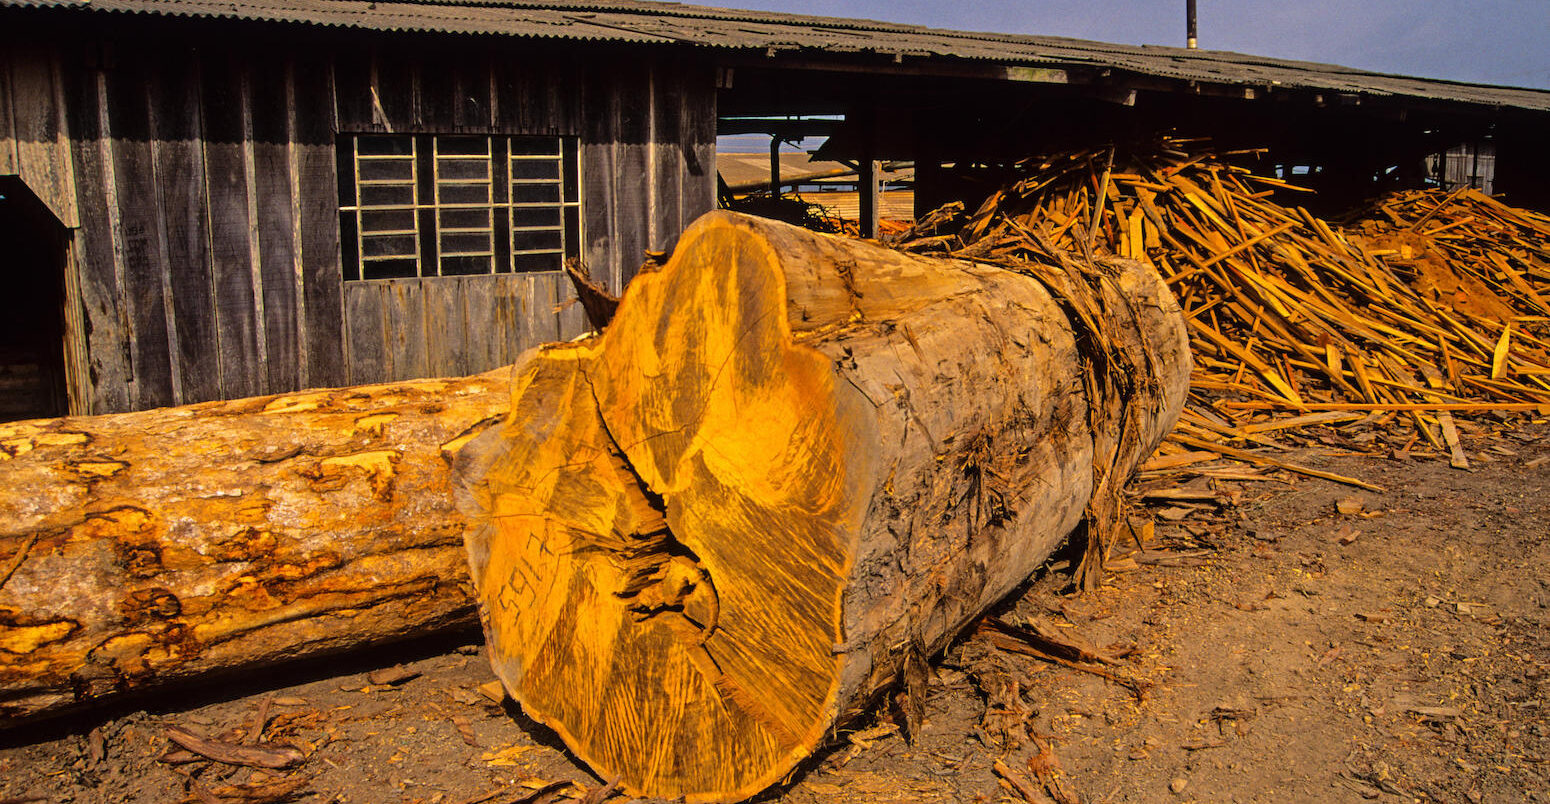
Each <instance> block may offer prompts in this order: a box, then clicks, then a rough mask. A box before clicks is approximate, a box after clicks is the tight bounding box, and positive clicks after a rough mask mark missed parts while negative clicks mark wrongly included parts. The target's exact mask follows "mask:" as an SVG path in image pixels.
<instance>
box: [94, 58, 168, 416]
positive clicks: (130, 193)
mask: <svg viewBox="0 0 1550 804" xmlns="http://www.w3.org/2000/svg"><path fill="white" fill-rule="evenodd" d="M126 55H127V54H126ZM144 64H145V61H144V60H141V59H134V60H131V59H129V58H126V59H125V63H124V64H122V66H121V68H120V69H119V70H116V71H113V72H111V73H109V74H108V82H109V83H108V110H109V126H110V128H111V130H112V132H113V149H112V150H113V166H114V179H115V183H116V196H117V198H118V199H120V203H119V204H118V205H117V209H118V217H119V227H120V232H121V247H122V252H123V257H122V260H123V263H122V265H123V291H124V296H123V298H124V302H125V304H126V305H127V306H128V308H129V310H128V318H129V322H130V327H129V331H130V333H131V342H130V361H131V362H130V365H131V376H130V380H131V388H132V391H131V394H132V396H131V398H130V405H131V407H133V408H135V409H144V408H155V407H162V406H164V405H171V404H173V401H174V399H175V394H174V382H173V368H172V343H173V339H172V337H171V336H170V329H171V325H170V322H169V318H170V315H169V311H168V305H167V296H166V291H165V289H164V287H163V282H162V280H163V278H164V276H165V268H166V265H167V259H166V253H165V248H164V245H163V240H162V226H163V223H162V205H161V204H159V203H154V202H151V203H147V200H149V199H155V198H156V197H157V181H156V170H155V160H154V157H153V155H152V151H153V148H152V143H151V138H152V132H151V112H150V97H149V95H148V92H149V90H148V89H147V87H149V86H150V83H151V76H150V75H148V74H147V73H146V71H145V69H144Z"/></svg>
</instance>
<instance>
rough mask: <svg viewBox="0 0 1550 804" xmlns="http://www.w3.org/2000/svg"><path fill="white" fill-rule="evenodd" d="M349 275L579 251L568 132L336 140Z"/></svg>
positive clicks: (469, 270) (435, 272) (431, 270)
mask: <svg viewBox="0 0 1550 804" xmlns="http://www.w3.org/2000/svg"><path fill="white" fill-rule="evenodd" d="M339 148H340V154H339V204H340V206H339V226H340V235H341V236H340V244H341V250H342V252H343V263H344V278H345V279H346V280H371V279H401V278H414V277H433V276H463V275H469V274H493V273H511V272H527V271H557V270H560V269H561V268H562V267H563V266H564V263H565V259H566V258H567V257H577V256H580V254H581V177H580V175H579V173H580V164H579V159H578V158H577V143H576V139H575V138H574V137H550V136H519V137H504V136H501V137H486V136H468V135H462V134H458V135H449V134H412V135H411V134H353V135H345V136H342V137H340V140H339Z"/></svg>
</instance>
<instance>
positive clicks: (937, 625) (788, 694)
mask: <svg viewBox="0 0 1550 804" xmlns="http://www.w3.org/2000/svg"><path fill="white" fill-rule="evenodd" d="M1114 270H1115V271H1117V272H1118V273H1116V276H1118V277H1120V279H1122V280H1124V277H1125V276H1129V275H1130V274H1134V276H1135V277H1139V280H1138V281H1130V280H1124V281H1119V282H1110V283H1109V284H1110V285H1112V286H1113V289H1114V292H1116V293H1117V292H1120V291H1119V290H1118V289H1119V288H1120V287H1121V286H1122V285H1125V284H1126V282H1129V284H1131V285H1134V286H1135V287H1134V288H1131V289H1129V290H1127V292H1130V291H1131V290H1133V291H1135V293H1136V294H1137V295H1136V298H1135V299H1130V300H1128V301H1127V303H1126V304H1125V305H1123V307H1125V309H1127V310H1131V311H1132V312H1131V313H1127V316H1128V317H1126V318H1125V319H1124V320H1122V321H1118V322H1117V323H1115V324H1114V325H1115V326H1121V327H1129V328H1132V329H1139V330H1146V332H1144V333H1143V335H1144V337H1140V338H1136V339H1132V340H1135V341H1137V342H1142V343H1161V344H1163V345H1164V347H1165V348H1164V349H1163V350H1162V351H1163V352H1166V354H1165V355H1164V356H1163V357H1162V358H1161V359H1159V360H1156V361H1146V362H1145V365H1147V366H1154V365H1155V366H1156V367H1159V368H1160V370H1159V373H1158V377H1156V378H1155V379H1157V380H1159V381H1158V382H1153V383H1151V384H1150V386H1151V387H1155V388H1157V389H1159V391H1158V393H1156V394H1154V395H1152V396H1147V397H1144V398H1141V399H1140V400H1139V401H1138V402H1137V403H1136V404H1143V405H1146V406H1147V408H1148V409H1147V415H1146V416H1145V417H1143V420H1144V421H1147V422H1149V425H1148V427H1147V428H1146V432H1145V433H1144V434H1143V435H1144V437H1145V440H1148V441H1149V443H1154V442H1155V441H1156V440H1157V439H1159V438H1161V436H1162V434H1163V433H1164V432H1166V430H1167V429H1168V428H1169V427H1170V426H1171V424H1172V421H1173V419H1174V418H1176V417H1177V414H1178V409H1179V406H1180V405H1182V402H1183V397H1184V389H1185V383H1186V382H1187V371H1188V353H1187V347H1186V346H1185V345H1184V340H1183V323H1182V320H1181V319H1180V318H1179V315H1178V308H1177V305H1176V303H1175V302H1174V301H1173V299H1172V297H1171V296H1170V295H1169V294H1168V293H1167V290H1166V288H1165V287H1164V286H1163V285H1162V283H1161V281H1160V280H1159V279H1157V278H1156V275H1155V273H1151V272H1150V270H1149V269H1144V268H1143V267H1141V266H1139V264H1136V263H1126V264H1125V265H1123V266H1121V267H1119V268H1116V269H1114ZM1125 272H1129V274H1126V273H1125ZM1135 310H1140V312H1134V311H1135ZM1121 340H1124V339H1121ZM1181 356H1182V357H1181ZM1082 370H1083V369H1082V366H1081V358H1080V356H1079V348H1078V344H1077V341H1076V337H1075V336H1074V335H1073V330H1072V326H1071V324H1070V322H1069V321H1068V319H1067V316H1066V314H1065V313H1064V312H1063V311H1062V307H1061V305H1060V304H1058V303H1057V301H1056V300H1055V299H1054V298H1052V296H1051V294H1050V292H1049V290H1048V288H1047V287H1046V285H1045V283H1043V282H1041V281H1040V280H1038V279H1036V278H1033V277H1031V276H1028V275H1025V274H1020V273H1018V272H1015V271H1011V270H1007V269H1005V268H1001V267H997V266H990V265H980V264H975V263H969V262H963V261H954V260H941V259H933V258H923V257H917V256H910V255H905V254H900V253H898V252H894V251H890V250H888V249H885V248H882V247H880V246H877V245H875V244H869V243H865V242H862V241H856V240H847V239H842V238H834V237H828V236H823V235H817V234H813V233H810V232H806V231H804V230H800V229H796V228H794V227H790V226H786V225H784V224H780V223H776V222H772V221H768V220H764V219H759V218H752V217H748V216H742V215H737V214H734V213H726V212H714V213H710V214H707V215H705V216H703V217H702V218H700V219H699V220H698V221H696V222H695V223H694V224H693V225H692V226H691V227H690V228H689V229H688V230H687V231H686V232H684V234H683V235H682V237H681V238H680V240H679V243H678V246H677V248H676V249H675V250H674V253H673V255H672V257H671V259H669V260H668V262H667V263H666V265H665V266H664V267H663V268H662V269H661V270H659V271H651V272H646V273H643V274H641V275H640V276H639V277H637V278H636V279H635V281H634V282H632V283H631V285H630V287H629V288H628V290H627V292H626V294H625V296H624V298H623V299H622V300H621V303H620V305H619V308H618V311H617V313H616V315H615V317H614V319H613V321H612V323H611V324H610V325H609V327H608V329H607V331H606V332H604V333H603V334H601V335H599V336H597V337H594V338H591V339H588V340H584V341H580V342H576V343H570V344H558V345H552V346H547V347H542V348H540V349H537V350H534V351H532V352H529V353H528V354H527V355H526V356H525V357H524V359H523V360H522V361H521V362H520V363H519V364H518V365H517V367H516V369H515V372H514V375H513V376H514V379H513V389H512V411H511V414H510V417H509V418H508V419H507V420H506V421H505V422H504V423H503V424H502V425H501V426H500V427H497V428H492V429H491V430H489V431H487V432H486V433H485V434H484V435H482V436H480V437H479V438H477V439H475V440H474V441H473V442H471V443H470V444H469V445H468V446H467V447H466V448H464V450H463V451H462V452H461V454H460V455H459V458H458V461H459V464H458V475H459V478H460V483H461V485H462V492H463V505H464V507H465V509H466V510H467V511H468V512H469V513H470V515H471V517H472V519H473V520H474V521H473V523H472V525H471V527H470V528H469V529H468V531H467V533H466V538H467V546H468V551H469V558H470V563H471V567H472V571H473V578H474V582H475V586H476V587H477V589H478V595H479V600H480V604H481V609H482V612H483V615H484V620H485V627H486V631H487V633H488V636H489V641H490V649H491V658H492V663H493V665H494V667H495V670H496V673H497V674H498V675H499V676H500V678H501V680H502V682H503V683H504V684H505V686H506V688H507V689H508V690H509V691H510V692H511V693H512V695H513V697H515V698H516V699H517V700H518V701H519V702H520V703H521V704H522V706H523V708H524V709H525V710H526V711H527V712H528V713H529V714H530V715H531V716H532V717H534V718H535V719H536V720H538V721H540V722H542V723H545V724H547V725H548V726H550V727H552V728H553V729H554V730H555V731H556V732H558V733H559V735H560V736H561V738H562V739H563V740H564V741H565V742H566V744H567V745H569V746H570V747H571V748H572V750H574V751H575V752H576V753H577V755H579V756H580V757H581V758H582V759H583V760H584V761H586V762H587V763H588V764H590V765H591V766H592V767H593V769H594V770H596V771H597V772H598V773H599V774H600V775H601V776H603V777H604V778H607V779H614V778H619V779H620V780H621V783H622V785H623V786H624V788H625V789H626V790H628V791H629V792H631V793H633V794H636V795H647V796H656V797H667V798H673V797H680V796H683V797H686V798H687V799H688V800H690V801H726V800H738V799H742V798H747V797H749V796H752V795H753V794H755V793H757V792H758V791H760V790H762V789H764V788H765V787H768V786H769V785H771V784H773V783H775V782H776V781H778V780H779V779H780V778H781V777H782V776H784V775H785V774H787V773H789V772H790V771H791V769H792V768H793V767H795V766H796V764H797V763H798V762H800V761H801V760H802V759H803V758H804V757H806V756H807V755H809V754H810V753H811V752H812V751H814V750H815V749H816V748H817V747H818V746H819V745H820V744H821V743H822V742H823V740H824V737H825V734H826V733H827V732H828V731H829V730H830V729H832V728H833V727H834V726H836V725H837V724H838V723H839V722H840V721H842V720H843V719H845V718H846V717H847V716H849V715H850V714H852V713H853V712H854V711H856V709H857V708H858V707H862V706H865V703H866V701H868V700H870V699H871V697H872V696H873V695H874V694H875V693H876V692H877V691H879V690H881V689H883V688H884V687H885V686H886V685H887V684H888V683H889V682H890V681H891V680H892V679H893V678H894V676H895V674H896V673H897V672H898V669H899V668H900V667H901V666H902V665H903V664H904V663H905V662H907V661H910V660H911V659H915V660H918V659H919V658H920V657H921V656H924V655H929V654H930V653H931V652H933V651H935V650H937V649H940V648H941V647H942V646H943V645H944V644H945V643H946V641H947V640H948V639H950V638H951V637H952V636H953V635H954V634H955V633H957V632H958V630H960V629H961V628H962V627H963V625H965V624H966V623H967V622H969V621H970V620H971V619H972V618H973V617H975V616H977V615H978V614H979V613H980V612H981V611H983V610H984V609H985V608H986V607H987V606H989V605H990V604H991V603H994V602H995V601H996V600H998V599H999V598H1001V597H1002V596H1004V595H1005V594H1006V593H1007V592H1008V591H1010V590H1011V589H1012V588H1013V587H1015V586H1016V584H1018V583H1019V582H1021V581H1022V580H1023V579H1024V578H1026V577H1027V575H1028V574H1029V573H1030V572H1031V571H1032V570H1033V569H1034V568H1036V567H1037V566H1038V564H1039V562H1041V561H1042V560H1043V559H1044V558H1045V557H1046V556H1047V555H1048V554H1049V553H1050V552H1051V551H1052V550H1053V549H1054V548H1055V547H1056V546H1058V544H1059V542H1060V541H1061V540H1062V539H1063V538H1064V537H1065V536H1066V535H1067V534H1068V533H1069V532H1070V531H1071V530H1072V528H1073V527H1074V526H1075V525H1076V524H1077V522H1078V521H1079V520H1080V519H1081V517H1082V515H1083V512H1084V510H1085V507H1086V504H1087V502H1088V496H1089V493H1090V492H1091V490H1092V488H1093V478H1092V474H1093V456H1094V436H1093V432H1092V429H1091V423H1090V422H1089V418H1088V412H1087V410H1086V401H1085V393H1086V391H1085V389H1084V382H1083V378H1082ZM1143 385H1145V383H1143ZM1153 430H1155V431H1156V432H1152V431H1153ZM1100 440H1101V439H1100ZM1126 471H1128V468H1127V469H1126Z"/></svg>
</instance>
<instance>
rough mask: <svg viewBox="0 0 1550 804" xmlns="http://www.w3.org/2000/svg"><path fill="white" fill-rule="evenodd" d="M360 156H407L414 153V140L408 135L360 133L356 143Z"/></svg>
mask: <svg viewBox="0 0 1550 804" xmlns="http://www.w3.org/2000/svg"><path fill="white" fill-rule="evenodd" d="M356 148H357V149H358V150H359V152H360V154H361V155H362V156H408V155H409V154H412V153H414V140H412V139H410V138H409V137H401V136H393V135H391V134H389V135H386V136H373V135H370V134H366V135H362V136H361V137H360V140H359V143H358V144H357V145H356Z"/></svg>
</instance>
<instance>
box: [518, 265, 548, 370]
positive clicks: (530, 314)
mask: <svg viewBox="0 0 1550 804" xmlns="http://www.w3.org/2000/svg"><path fill="white" fill-rule="evenodd" d="M513 278H514V279H516V280H517V283H516V285H515V288H516V295H517V310H516V314H517V318H516V322H515V323H516V330H515V334H516V338H515V340H514V343H515V347H514V348H513V350H512V351H513V352H515V354H516V355H517V356H520V355H521V354H522V353H523V352H526V351H527V350H529V349H531V348H533V347H534V346H537V345H539V344H541V343H543V342H545V341H546V340H548V338H547V337H546V336H545V335H544V332H543V329H542V327H541V326H539V324H540V321H539V319H538V316H537V315H535V314H534V307H535V306H536V302H535V301H534V299H533V292H534V288H535V286H536V284H537V283H536V282H534V277H533V274H515V275H514V276H513Z"/></svg>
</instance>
